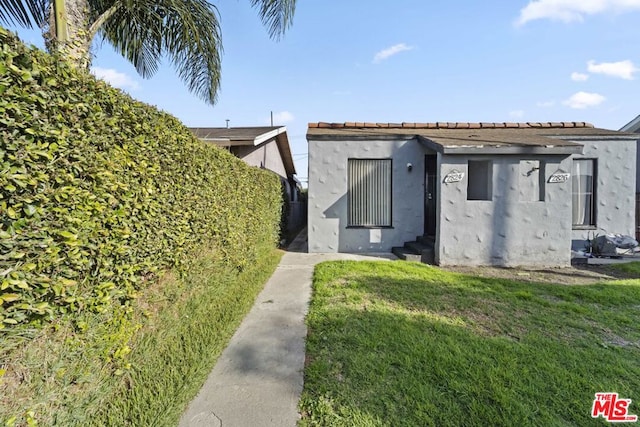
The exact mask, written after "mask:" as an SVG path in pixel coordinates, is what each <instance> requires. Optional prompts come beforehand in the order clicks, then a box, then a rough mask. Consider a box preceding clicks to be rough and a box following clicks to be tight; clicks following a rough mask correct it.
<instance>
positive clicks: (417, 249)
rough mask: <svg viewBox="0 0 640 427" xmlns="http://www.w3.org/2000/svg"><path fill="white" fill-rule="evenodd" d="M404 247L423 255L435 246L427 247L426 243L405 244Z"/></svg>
mask: <svg viewBox="0 0 640 427" xmlns="http://www.w3.org/2000/svg"><path fill="white" fill-rule="evenodd" d="M404 247H405V248H407V249H410V250H412V251H413V252H415V253H417V254H421V253H422V251H424V250H426V249H433V246H427V245H425V244H424V243H420V242H405V244H404Z"/></svg>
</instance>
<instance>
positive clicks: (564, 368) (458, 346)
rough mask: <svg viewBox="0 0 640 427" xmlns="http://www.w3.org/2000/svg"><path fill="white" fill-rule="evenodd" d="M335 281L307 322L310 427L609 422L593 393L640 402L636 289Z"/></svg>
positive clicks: (430, 278)
mask: <svg viewBox="0 0 640 427" xmlns="http://www.w3.org/2000/svg"><path fill="white" fill-rule="evenodd" d="M343 267H344V270H341V269H342V268H343ZM369 267H370V268H369ZM368 268H369V271H367V269H368ZM371 271H375V273H373V272H371ZM398 272H400V274H399V273H398ZM332 273H333V274H334V276H333V277H332V278H330V279H329V281H328V282H326V283H323V282H322V279H319V281H318V283H317V284H316V285H317V286H318V287H319V288H320V289H319V292H318V295H316V296H314V302H313V303H312V309H311V313H310V315H309V319H308V323H309V328H310V331H313V333H310V335H309V337H308V342H307V343H308V353H307V354H308V356H310V357H309V359H310V360H311V362H310V364H309V365H308V367H307V369H306V370H305V398H303V402H304V403H303V410H305V411H311V412H312V413H313V414H312V415H313V416H314V417H316V416H317V417H318V418H317V420H318V422H317V424H315V425H378V424H387V425H438V426H441V425H509V426H510V425H581V426H586V425H603V424H605V423H604V422H603V421H602V420H601V419H600V420H594V419H592V418H591V417H590V408H591V403H592V401H593V396H594V393H595V392H598V391H601V390H614V391H616V392H618V393H621V394H622V395H625V396H628V397H629V398H631V399H633V400H638V399H640V396H639V395H638V394H637V393H638V391H637V390H639V389H640V364H639V363H638V360H640V332H639V331H638V329H637V328H636V327H634V325H636V324H637V323H638V321H640V318H639V315H638V310H637V307H638V301H639V300H640V287H638V286H624V285H606V284H598V285H585V286H580V287H573V286H571V287H567V286H558V285H549V284H535V285H532V284H531V283H521V282H515V281H511V280H505V279H490V278H481V277H475V276H467V275H463V274H452V273H448V272H443V271H441V270H438V269H431V270H430V271H429V270H428V269H420V268H417V267H404V266H401V267H395V266H391V265H387V264H385V265H383V264H374V263H370V264H369V265H367V264H362V263H360V264H359V265H358V266H357V267H354V265H349V264H334V266H333V270H332ZM340 273H344V275H342V276H341V274H340ZM321 274H322V273H320V276H321ZM320 276H319V277H320ZM323 287H326V289H322V288H323ZM622 336H624V339H621V337H622ZM629 344H630V345H629ZM634 393H636V394H634ZM323 399H324V400H323ZM319 401H326V402H328V403H326V404H325V405H324V406H323V407H317V406H316V407H314V406H313V402H319ZM320 406H322V405H320ZM314 410H315V412H314ZM636 412H637V411H636ZM358 420H360V421H358ZM362 420H365V421H366V420H368V421H369V422H368V423H366V422H363V421H362Z"/></svg>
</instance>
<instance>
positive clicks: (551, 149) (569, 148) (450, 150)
mask: <svg viewBox="0 0 640 427" xmlns="http://www.w3.org/2000/svg"><path fill="white" fill-rule="evenodd" d="M583 148H584V147H583V146H582V145H555V146H546V147H542V146H533V145H518V146H513V145H512V146H468V147H464V146H463V147H461V146H455V147H452V146H446V147H443V150H442V151H441V153H443V154H519V155H521V154H526V155H566V156H569V155H571V154H582V152H583Z"/></svg>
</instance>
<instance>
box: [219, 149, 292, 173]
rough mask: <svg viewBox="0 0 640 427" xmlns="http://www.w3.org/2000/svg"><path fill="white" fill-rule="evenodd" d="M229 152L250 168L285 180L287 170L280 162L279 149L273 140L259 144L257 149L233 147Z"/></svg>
mask: <svg viewBox="0 0 640 427" xmlns="http://www.w3.org/2000/svg"><path fill="white" fill-rule="evenodd" d="M231 152H232V153H234V154H235V155H236V156H238V157H240V158H241V159H242V160H244V161H245V162H246V163H248V164H250V165H251V166H257V167H263V168H265V169H269V170H270V171H273V172H275V173H277V174H278V175H280V176H281V177H283V178H287V170H286V169H285V167H284V163H283V162H282V156H281V155H280V149H279V148H278V144H277V143H276V141H275V139H274V140H271V141H269V142H267V143H264V144H261V145H259V146H258V147H254V146H245V145H241V146H235V147H232V148H231Z"/></svg>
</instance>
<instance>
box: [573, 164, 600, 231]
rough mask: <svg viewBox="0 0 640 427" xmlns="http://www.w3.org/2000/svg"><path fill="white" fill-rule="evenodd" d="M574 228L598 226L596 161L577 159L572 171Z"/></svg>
mask: <svg viewBox="0 0 640 427" xmlns="http://www.w3.org/2000/svg"><path fill="white" fill-rule="evenodd" d="M571 172H572V173H571V182H572V202H573V226H574V227H576V228H580V227H594V226H595V225H596V211H595V207H596V198H595V185H596V161H595V160H593V159H576V160H574V161H573V167H572V171H571Z"/></svg>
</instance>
